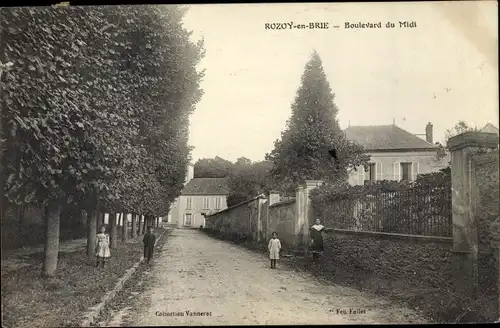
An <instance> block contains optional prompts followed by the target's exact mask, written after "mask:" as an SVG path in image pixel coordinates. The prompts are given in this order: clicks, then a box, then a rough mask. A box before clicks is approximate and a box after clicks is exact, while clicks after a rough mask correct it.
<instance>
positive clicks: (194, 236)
mask: <svg viewBox="0 0 500 328" xmlns="http://www.w3.org/2000/svg"><path fill="white" fill-rule="evenodd" d="M163 247H164V250H163V253H162V254H161V255H159V256H158V257H157V258H156V259H155V265H154V267H153V268H152V269H151V271H150V272H149V276H148V277H147V279H148V280H149V284H150V286H151V287H150V288H149V289H147V290H146V291H145V292H143V293H141V294H139V295H137V296H136V297H135V299H134V300H133V301H132V300H131V302H130V304H128V306H127V307H126V308H124V309H122V310H121V311H119V312H118V313H115V314H114V317H113V318H112V320H111V321H110V322H107V323H106V325H108V326H124V325H127V326H168V325H237V324H248V325H250V324H354V323H373V324H381V323H401V324H404V323H427V322H428V321H427V320H426V319H424V318H423V317H421V316H420V315H419V314H417V313H415V312H414V311H412V310H410V309H407V308H404V307H399V306H398V305H397V304H391V303H390V302H389V301H387V300H383V299H378V298H374V297H373V296H371V295H366V294H363V293H362V292H359V291H357V290H354V289H351V288H346V287H341V286H335V285H333V286H332V285H327V284H325V283H322V282H319V281H317V280H316V279H314V278H313V277H312V276H310V275H308V274H306V273H299V272H296V271H292V270H291V269H289V268H287V267H285V266H280V265H279V262H278V268H277V269H270V268H269V263H268V260H267V258H266V257H264V256H262V255H260V254H257V253H254V252H251V251H248V250H246V249H243V248H241V247H238V246H235V245H232V244H229V243H226V242H223V241H219V240H215V239H212V238H210V237H208V236H206V235H204V234H203V233H201V232H198V231H193V230H174V231H173V232H172V233H171V234H170V236H169V240H168V241H167V243H166V244H165V245H164V246H163Z"/></svg>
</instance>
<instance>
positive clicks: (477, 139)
mask: <svg viewBox="0 0 500 328" xmlns="http://www.w3.org/2000/svg"><path fill="white" fill-rule="evenodd" d="M497 144H498V137H497V136H496V134H493V133H480V132H466V133H462V134H459V135H457V136H455V137H452V138H450V139H449V140H448V148H449V149H450V152H451V191H452V197H451V202H452V223H453V249H452V253H453V255H452V272H453V284H454V286H455V290H456V291H457V292H459V293H462V294H463V295H466V296H469V297H472V298H475V296H476V293H477V288H478V263H477V260H478V235H477V221H476V219H475V217H474V215H473V213H474V195H475V194H476V192H475V187H476V186H475V185H474V182H473V172H472V168H473V166H472V158H471V155H472V154H473V153H474V152H475V151H476V150H477V149H479V148H496V147H497Z"/></svg>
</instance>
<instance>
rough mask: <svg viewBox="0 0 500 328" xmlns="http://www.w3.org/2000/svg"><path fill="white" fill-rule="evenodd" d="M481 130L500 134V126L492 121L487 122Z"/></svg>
mask: <svg viewBox="0 0 500 328" xmlns="http://www.w3.org/2000/svg"><path fill="white" fill-rule="evenodd" d="M479 132H486V133H496V134H498V128H497V127H496V126H494V125H493V124H491V123H488V124H486V125H485V126H484V127H483V128H482V129H481V130H480V131H479Z"/></svg>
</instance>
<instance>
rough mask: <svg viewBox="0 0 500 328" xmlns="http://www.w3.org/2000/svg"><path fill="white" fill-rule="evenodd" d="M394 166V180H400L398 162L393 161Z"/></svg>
mask: <svg viewBox="0 0 500 328" xmlns="http://www.w3.org/2000/svg"><path fill="white" fill-rule="evenodd" d="M393 166H394V180H396V181H401V165H400V163H399V162H395V163H394V164H393Z"/></svg>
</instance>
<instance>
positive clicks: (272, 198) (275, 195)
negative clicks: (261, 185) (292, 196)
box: [268, 190, 280, 206]
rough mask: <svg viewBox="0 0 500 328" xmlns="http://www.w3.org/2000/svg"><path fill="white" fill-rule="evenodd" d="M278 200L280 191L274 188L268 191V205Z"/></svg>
mask: <svg viewBox="0 0 500 328" xmlns="http://www.w3.org/2000/svg"><path fill="white" fill-rule="evenodd" d="M279 202H280V193H279V192H278V191H275V190H271V191H269V196H268V204H269V206H271V205H273V204H276V203H279Z"/></svg>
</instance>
